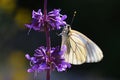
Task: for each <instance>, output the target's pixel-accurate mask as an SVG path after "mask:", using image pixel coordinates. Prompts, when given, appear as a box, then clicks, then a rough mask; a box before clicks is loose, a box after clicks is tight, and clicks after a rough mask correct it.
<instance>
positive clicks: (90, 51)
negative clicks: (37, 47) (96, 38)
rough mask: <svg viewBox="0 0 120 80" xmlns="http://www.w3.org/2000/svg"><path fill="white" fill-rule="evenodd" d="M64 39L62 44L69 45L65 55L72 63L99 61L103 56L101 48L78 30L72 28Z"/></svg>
mask: <svg viewBox="0 0 120 80" xmlns="http://www.w3.org/2000/svg"><path fill="white" fill-rule="evenodd" d="M64 37H65V36H64ZM64 41H65V42H64V43H63V42H62V45H66V46H67V51H66V52H65V54H64V57H65V60H66V61H67V62H69V63H71V64H82V63H84V62H87V63H92V62H99V61H100V60H101V59H102V58H103V53H102V51H101V49H100V48H99V47H98V46H97V45H96V44H95V43H94V42H93V41H92V40H90V39H89V38H87V37H86V36H85V35H83V34H82V33H80V32H78V31H75V30H70V32H69V34H68V36H67V37H66V39H65V40H64Z"/></svg>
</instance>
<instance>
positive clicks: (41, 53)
mask: <svg viewBox="0 0 120 80" xmlns="http://www.w3.org/2000/svg"><path fill="white" fill-rule="evenodd" d="M65 50H66V47H65V46H62V48H61V50H60V47H56V48H52V49H51V51H50V56H48V55H47V54H46V48H45V47H44V46H41V47H39V48H38V49H36V50H35V53H34V56H33V57H30V56H29V54H26V55H25V57H26V58H27V59H28V60H30V64H31V68H30V69H28V72H35V71H38V72H40V71H44V70H48V69H50V70H55V69H57V71H59V72H61V71H65V70H66V68H70V67H71V65H70V64H69V63H67V62H65V59H64V58H63V54H64V52H65ZM49 57H50V58H49Z"/></svg>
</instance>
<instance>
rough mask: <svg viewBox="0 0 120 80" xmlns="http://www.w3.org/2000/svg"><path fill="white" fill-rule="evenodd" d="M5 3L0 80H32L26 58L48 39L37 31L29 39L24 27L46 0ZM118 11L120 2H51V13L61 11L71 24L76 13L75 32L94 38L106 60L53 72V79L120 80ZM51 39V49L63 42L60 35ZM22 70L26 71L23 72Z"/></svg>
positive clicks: (0, 12) (0, 15)
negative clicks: (11, 6)
mask: <svg viewBox="0 0 120 80" xmlns="http://www.w3.org/2000/svg"><path fill="white" fill-rule="evenodd" d="M2 1H3V2H2ZM4 1H7V0H1V2H0V70H1V71H0V80H19V79H17V78H16V77H17V76H18V77H20V76H21V78H20V80H28V79H29V80H30V75H31V74H29V73H27V72H26V70H27V68H29V65H28V64H29V62H28V61H27V60H26V59H25V58H24V55H25V54H26V53H30V54H31V55H32V54H33V52H34V50H35V49H36V48H37V47H39V46H40V45H45V38H44V33H38V32H35V31H31V32H30V35H29V36H28V35H27V32H28V29H26V28H24V24H25V23H30V21H31V13H32V10H35V11H37V10H38V9H39V8H41V9H42V10H43V2H44V1H43V0H11V2H12V1H13V2H12V3H14V7H13V8H10V4H11V3H10V2H9V3H7V4H5V2H4ZM2 3H3V4H2ZM4 5H5V6H4ZM9 8H10V9H9ZM119 8H120V1H119V0H48V11H51V10H53V9H61V14H66V15H67V16H68V18H67V20H66V21H67V23H69V24H70V22H71V20H72V16H73V13H74V11H77V13H76V16H75V19H74V22H73V24H72V29H75V30H77V31H79V32H82V33H83V34H85V35H86V36H88V37H89V38H90V39H92V40H93V41H94V42H95V43H96V44H98V45H99V46H100V48H101V49H102V50H103V54H104V58H103V60H102V61H101V62H99V63H93V64H86V63H85V64H82V65H79V66H74V65H73V66H72V68H71V69H68V70H67V71H66V72H62V73H58V72H53V74H52V79H53V80H56V78H57V80H60V79H61V80H73V79H74V80H119V79H120V69H119V68H120V62H119V61H120V60H119V58H120V51H119V50H120V47H119V45H120V42H119V41H120V28H119V27H120V9H119ZM19 11H20V12H19ZM18 14H19V15H18ZM19 16H20V17H19ZM54 33H59V32H56V31H54ZM51 37H52V46H56V45H58V44H60V43H58V42H60V41H61V40H60V38H59V37H58V36H57V35H54V36H53V35H51ZM56 38H57V39H56ZM20 56H21V57H20ZM16 65H18V66H16ZM19 66H21V67H19ZM21 69H22V70H23V72H20V71H21ZM19 70H20V71H19ZM9 74H11V75H9ZM22 74H24V75H22ZM40 74H41V73H40ZM15 76H16V77H15ZM22 77H23V78H22ZM31 77H33V76H31ZM31 80H33V79H32V78H31Z"/></svg>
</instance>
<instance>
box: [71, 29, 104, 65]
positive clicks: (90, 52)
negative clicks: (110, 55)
mask: <svg viewBox="0 0 120 80" xmlns="http://www.w3.org/2000/svg"><path fill="white" fill-rule="evenodd" d="M71 33H72V34H74V35H73V36H75V35H77V37H78V38H79V41H81V42H82V43H83V44H84V45H85V48H86V53H84V54H86V62H87V63H91V62H98V61H100V60H101V59H102V58H103V53H102V51H101V49H100V48H99V47H98V46H97V45H96V44H95V43H94V42H93V41H92V40H90V39H89V38H87V37H86V36H85V35H83V34H82V33H80V32H78V31H75V30H71Z"/></svg>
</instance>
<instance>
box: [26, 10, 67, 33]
mask: <svg viewBox="0 0 120 80" xmlns="http://www.w3.org/2000/svg"><path fill="white" fill-rule="evenodd" d="M66 18H67V16H66V15H62V14H60V9H54V10H53V11H50V12H49V13H48V14H47V15H46V20H44V14H42V12H41V9H39V10H38V11H37V12H35V11H34V10H33V12H32V19H33V20H32V22H31V23H30V24H25V26H26V27H27V28H29V29H34V30H35V31H44V25H45V24H47V27H48V28H49V30H55V29H60V28H61V26H65V25H66V22H65V21H64V20H65V19H66Z"/></svg>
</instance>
